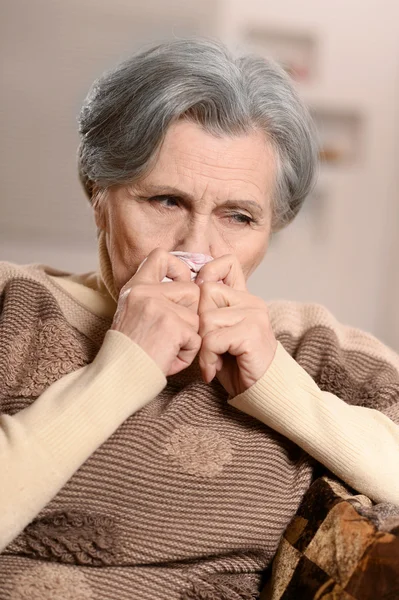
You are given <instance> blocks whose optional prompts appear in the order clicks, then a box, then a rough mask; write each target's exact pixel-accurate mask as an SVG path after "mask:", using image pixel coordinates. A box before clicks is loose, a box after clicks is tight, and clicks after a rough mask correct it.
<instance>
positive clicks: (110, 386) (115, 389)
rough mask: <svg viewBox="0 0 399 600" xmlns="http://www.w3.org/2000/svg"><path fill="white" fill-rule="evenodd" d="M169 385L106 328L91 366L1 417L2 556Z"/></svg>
mask: <svg viewBox="0 0 399 600" xmlns="http://www.w3.org/2000/svg"><path fill="white" fill-rule="evenodd" d="M166 383H167V380H166V377H165V376H164V374H163V373H162V371H161V369H159V368H158V366H157V365H156V364H155V362H154V361H153V360H152V359H151V358H150V357H149V356H148V355H147V354H146V353H145V352H144V351H143V350H142V349H141V348H140V347H139V346H138V345H137V344H135V343H134V342H132V341H131V340H130V339H129V338H128V337H127V336H125V335H124V334H123V333H120V332H118V331H113V330H112V331H111V330H109V331H108V332H107V333H106V335H105V339H104V343H103V345H102V347H101V349H100V351H99V352H98V354H97V356H96V358H95V359H94V361H93V362H92V363H91V364H90V365H87V366H85V367H82V368H81V369H79V370H77V371H74V372H73V373H70V374H69V375H66V376H65V377H62V378H61V379H60V380H58V381H57V382H55V383H54V384H52V385H51V386H50V387H49V388H48V389H47V390H46V391H45V392H44V393H43V394H42V395H41V396H40V397H39V398H37V400H35V402H33V404H31V405H30V406H29V407H28V408H25V409H24V410H22V411H20V412H19V413H17V414H15V415H13V416H10V415H6V414H3V415H1V416H0V478H1V490H0V551H1V550H3V549H4V548H5V547H6V546H7V545H8V544H9V543H10V542H11V541H12V540H13V539H14V538H15V537H16V536H17V535H18V534H19V533H20V532H21V531H22V530H23V529H24V528H25V527H26V525H28V523H30V521H31V520H32V519H34V518H35V517H36V515H37V514H38V513H39V512H40V510H41V509H42V508H43V507H44V506H45V505H46V504H47V503H48V502H49V501H50V500H51V499H52V498H53V497H54V496H55V495H56V494H57V492H58V491H59V490H60V489H61V488H62V486H63V485H65V483H66V482H67V481H68V479H70V477H71V476H72V475H73V474H74V473H75V471H77V469H78V468H79V467H80V466H81V465H82V464H83V463H84V461H85V460H87V458H88V457H89V456H90V455H91V454H92V453H93V452H94V451H95V450H96V449H97V448H98V447H99V446H100V445H101V444H102V443H104V442H105V440H107V439H108V438H109V437H110V436H111V435H112V433H113V432H114V431H115V430H116V429H117V428H118V427H119V425H121V423H123V421H125V420H126V419H127V418H128V417H129V416H130V415H131V414H133V413H135V412H136V411H138V410H139V409H140V408H141V407H142V406H144V405H145V404H147V403H148V402H149V401H150V400H152V399H153V398H155V397H156V396H157V395H158V394H159V392H160V391H161V390H162V389H163V388H164V387H165V385H166Z"/></svg>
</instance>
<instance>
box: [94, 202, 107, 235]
mask: <svg viewBox="0 0 399 600" xmlns="http://www.w3.org/2000/svg"><path fill="white" fill-rule="evenodd" d="M94 219H95V221H96V225H97V229H104V230H105V229H106V222H105V215H104V207H100V206H97V207H96V208H95V209H94Z"/></svg>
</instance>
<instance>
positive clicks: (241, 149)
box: [145, 120, 276, 196]
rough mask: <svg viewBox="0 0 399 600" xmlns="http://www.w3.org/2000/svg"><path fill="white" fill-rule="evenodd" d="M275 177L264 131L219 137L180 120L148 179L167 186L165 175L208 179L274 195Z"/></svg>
mask: <svg viewBox="0 0 399 600" xmlns="http://www.w3.org/2000/svg"><path fill="white" fill-rule="evenodd" d="M275 173H276V160H275V154H274V150H273V148H272V145H271V144H270V142H269V141H268V140H267V138H266V135H265V134H264V133H263V132H261V131H258V130H257V131H252V132H250V133H248V134H245V135H240V136H235V137H233V136H227V135H225V136H220V137H217V136H215V135H213V134H211V133H209V132H207V131H205V130H204V129H203V128H202V127H200V126H199V125H197V124H195V123H193V122H190V121H186V120H180V121H177V122H176V123H174V124H173V125H171V126H170V127H169V128H168V130H167V132H166V135H165V138H164V141H163V142H162V145H161V148H160V150H159V153H158V156H157V159H156V161H155V163H154V165H153V168H152V169H151V172H150V173H149V174H148V176H147V177H146V178H145V179H148V180H151V182H152V183H153V182H156V183H161V181H159V177H162V179H163V181H162V183H165V181H164V177H165V174H167V175H168V178H172V179H174V180H176V177H177V178H179V179H181V178H183V179H184V178H193V177H194V178H205V179H206V178H208V179H212V180H214V181H215V182H217V181H220V182H223V183H225V182H229V183H230V184H232V185H233V186H234V185H238V186H239V187H243V186H246V187H254V188H257V189H258V190H259V194H261V195H262V196H268V195H269V193H271V191H272V188H273V185H274V181H275Z"/></svg>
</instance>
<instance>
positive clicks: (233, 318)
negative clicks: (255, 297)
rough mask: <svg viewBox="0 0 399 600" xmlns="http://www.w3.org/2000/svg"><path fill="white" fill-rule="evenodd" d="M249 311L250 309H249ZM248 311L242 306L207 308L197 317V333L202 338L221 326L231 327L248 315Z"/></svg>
mask: <svg viewBox="0 0 399 600" xmlns="http://www.w3.org/2000/svg"><path fill="white" fill-rule="evenodd" d="M249 311H251V309H249ZM249 311H248V310H247V309H246V310H245V311H244V310H243V309H242V308H232V307H224V308H217V309H215V310H208V311H206V312H205V313H202V315H201V317H199V330H198V333H199V335H200V336H201V338H204V337H205V336H206V335H207V334H208V333H210V332H211V331H214V330H215V329H221V328H222V327H231V326H232V325H237V324H238V323H241V322H242V321H243V320H244V319H247V318H248V316H249Z"/></svg>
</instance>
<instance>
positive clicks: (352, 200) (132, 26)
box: [0, 0, 399, 350]
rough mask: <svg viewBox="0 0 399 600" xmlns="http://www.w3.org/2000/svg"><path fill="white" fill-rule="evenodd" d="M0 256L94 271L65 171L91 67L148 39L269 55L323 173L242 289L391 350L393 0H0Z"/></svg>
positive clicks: (396, 86) (85, 214)
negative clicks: (315, 143) (294, 90)
mask: <svg viewBox="0 0 399 600" xmlns="http://www.w3.org/2000/svg"><path fill="white" fill-rule="evenodd" d="M0 10H1V15H0V50H1V69H2V77H1V80H2V93H1V101H0V102H1V109H0V134H1V135H0V153H1V154H0V260H9V261H12V262H17V263H32V262H35V263H45V264H49V265H51V266H53V267H56V268H59V269H62V270H66V271H74V272H84V271H89V270H93V269H95V268H96V267H97V252H96V235H95V226H94V222H93V218H92V214H91V210H90V207H89V205H88V202H87V200H86V199H85V197H84V194H83V192H82V190H81V188H80V185H79V183H78V180H77V175H76V148H77V145H78V135H77V131H76V130H77V125H76V116H77V114H78V112H79V108H80V105H81V102H82V101H83V99H84V97H85V95H86V93H87V90H88V88H89V86H90V84H91V82H92V81H93V79H94V78H96V77H97V76H99V75H100V74H101V72H102V71H103V70H104V69H106V68H108V67H110V66H112V65H113V64H114V63H115V62H116V61H118V60H119V59H121V58H124V57H125V56H127V55H128V54H129V53H130V52H131V51H132V50H135V49H137V48H138V47H140V46H141V45H142V44H143V43H148V42H150V41H152V40H160V39H165V38H168V37H171V36H180V35H189V34H200V35H207V36H216V37H219V38H221V39H222V40H224V41H226V42H227V43H228V44H230V45H231V46H232V47H233V48H239V49H243V50H244V49H246V48H248V49H252V50H256V51H257V52H261V53H264V54H265V55H272V56H274V58H276V59H277V60H280V61H281V62H282V63H283V64H284V66H286V68H287V70H288V71H289V72H290V73H291V74H292V76H293V77H294V79H295V81H296V84H297V86H298V90H299V92H300V94H301V95H302V97H303V98H304V99H305V101H306V102H307V103H308V105H309V107H310V109H311V110H312V114H313V115H314V117H315V119H316V123H317V125H318V128H319V132H320V139H321V142H322V147H323V151H322V155H321V166H320V175H319V182H318V184H317V186H316V188H315V190H314V192H313V194H312V195H311V196H310V197H309V199H308V201H307V203H305V206H304V208H303V210H302V213H300V214H299V215H298V217H297V219H296V220H295V221H294V223H293V224H291V225H290V226H289V227H288V228H287V229H286V230H284V231H283V232H281V233H279V234H278V235H277V236H276V237H275V238H274V239H273V240H272V243H271V245H270V248H269V251H268V253H267V255H266V258H265V260H264V262H263V264H262V265H261V266H260V267H259V268H258V270H257V271H256V272H255V273H254V274H253V276H252V277H251V279H250V280H249V289H250V291H251V292H252V293H256V294H258V295H260V296H262V297H264V298H265V299H267V300H269V299H275V298H284V299H291V300H299V301H309V302H319V303H322V304H324V305H325V306H327V307H328V308H329V309H330V310H331V311H332V312H333V314H334V315H335V316H336V317H337V318H338V319H339V320H340V321H342V322H344V323H346V324H350V325H353V326H356V327H360V328H362V329H364V330H367V331H370V332H371V333H373V334H374V335H376V336H377V337H379V338H380V339H382V340H383V341H384V342H385V343H387V344H389V345H391V346H392V347H394V348H395V349H396V350H399V273H398V269H399V191H398V188H399V176H398V166H399V165H398V158H399V142H398V140H399V4H398V3H397V1H396V0H363V1H360V0H335V2H326V1H324V0H305V1H304V2H298V1H297V0H269V1H265V0H263V1H260V0H245V1H244V0H219V1H218V0H201V1H198V2H194V1H191V0H167V1H166V0H146V1H145V2H139V1H138V0H68V2H66V1H65V0H34V1H32V0H3V1H2V3H1V8H0Z"/></svg>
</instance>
